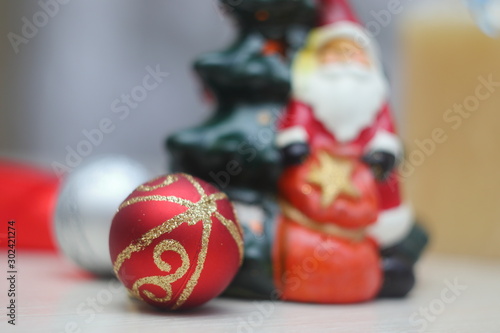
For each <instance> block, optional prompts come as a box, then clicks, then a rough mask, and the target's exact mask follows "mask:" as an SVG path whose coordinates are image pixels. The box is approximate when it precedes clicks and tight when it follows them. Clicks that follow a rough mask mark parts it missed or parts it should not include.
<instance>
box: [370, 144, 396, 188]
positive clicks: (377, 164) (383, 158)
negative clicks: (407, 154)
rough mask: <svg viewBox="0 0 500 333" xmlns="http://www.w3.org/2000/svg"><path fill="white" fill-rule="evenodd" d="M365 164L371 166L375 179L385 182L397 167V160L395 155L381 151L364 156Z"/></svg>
mask: <svg viewBox="0 0 500 333" xmlns="http://www.w3.org/2000/svg"><path fill="white" fill-rule="evenodd" d="M363 162H365V163H366V164H368V165H369V166H370V168H371V169H372V172H373V175H374V176H375V179H377V180H378V181H384V180H387V178H389V176H390V175H391V172H392V170H394V168H395V167H396V162H397V160H396V156H394V154H391V153H388V152H386V151H381V150H379V151H374V152H371V153H369V154H367V155H365V156H363Z"/></svg>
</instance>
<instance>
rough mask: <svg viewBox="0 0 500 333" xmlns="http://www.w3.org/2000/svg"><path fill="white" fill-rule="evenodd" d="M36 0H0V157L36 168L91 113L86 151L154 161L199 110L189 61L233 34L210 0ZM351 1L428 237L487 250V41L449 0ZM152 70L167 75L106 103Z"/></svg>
mask: <svg viewBox="0 0 500 333" xmlns="http://www.w3.org/2000/svg"><path fill="white" fill-rule="evenodd" d="M40 3H41V2H40ZM40 3H39V2H38V1H1V2H0V35H2V36H3V37H2V38H1V39H0V74H1V77H2V78H3V80H1V81H0V87H1V89H0V158H9V159H18V160H23V161H27V162H30V163H35V164H37V165H41V166H44V167H47V168H49V169H50V168H51V166H53V165H55V164H54V163H61V164H64V163H65V159H66V158H67V155H68V152H69V151H70V150H71V149H77V146H78V144H79V143H80V142H81V141H82V140H83V139H85V138H86V136H85V133H90V132H92V131H93V130H94V129H98V128H99V127H102V126H104V125H103V121H104V122H105V123H106V124H107V125H106V126H104V127H106V128H107V131H106V133H104V134H103V137H102V139H99V140H98V141H99V143H98V144H95V145H93V146H92V147H91V152H90V153H89V155H100V154H106V153H121V154H125V155H128V156H130V157H132V158H134V159H136V160H138V161H141V162H143V163H145V164H147V165H148V166H150V167H151V168H152V169H153V170H154V171H155V172H163V171H165V170H166V169H167V155H166V153H165V150H164V148H163V145H164V140H165V138H166V136H167V135H168V134H171V133H173V132H174V131H177V130H179V129H182V128H185V127H189V126H192V125H195V124H198V123H200V122H201V121H202V120H203V119H204V118H206V117H207V116H208V115H209V112H210V109H211V105H210V104H208V103H206V102H205V101H204V99H203V95H202V91H201V85H200V84H199V82H197V79H196V77H195V76H194V74H193V72H192V70H191V63H192V61H193V60H194V59H195V58H197V57H198V56H199V55H200V54H202V53H204V52H208V51H213V50H218V49H221V48H223V47H225V46H226V45H228V43H229V42H230V41H231V40H232V39H233V37H234V34H235V30H234V28H233V27H232V22H231V20H229V18H227V17H225V16H224V15H223V14H222V13H221V11H220V9H219V8H218V6H217V1H216V0H207V1H199V0H166V1H165V0H148V1H134V0H106V1H101V0H68V1H62V0H61V1H60V4H59V6H58V8H54V7H52V8H48V10H45V11H46V12H49V14H51V15H49V16H47V15H45V16H43V15H40V14H39V12H40V11H43V10H44V8H43V7H41V4H40ZM352 3H353V4H354V6H355V8H356V10H357V13H358V15H359V17H360V18H361V19H362V20H363V22H364V24H365V26H366V27H367V28H368V29H369V30H370V31H371V32H372V33H373V35H374V36H375V37H376V39H377V40H378V41H379V43H380V45H381V50H382V56H383V59H382V60H383V63H384V65H385V68H386V72H387V75H388V77H389V80H390V82H391V84H392V87H393V95H392V101H393V105H394V113H395V116H396V118H397V120H398V122H399V125H400V126H399V127H400V130H401V134H402V137H403V139H404V141H405V143H406V146H407V159H406V161H405V164H404V166H403V167H402V170H401V171H402V178H403V180H404V183H405V186H406V190H407V191H406V192H407V196H408V198H409V199H410V200H411V201H412V202H413V204H414V206H415V209H416V211H417V214H418V215H419V216H420V217H421V219H422V222H423V223H424V224H425V225H426V226H427V227H428V228H429V229H430V231H431V234H432V239H433V240H432V250H433V251H439V252H446V253H458V254H468V255H482V256H497V257H500V245H498V244H500V223H498V221H499V220H500V205H499V204H498V203H497V202H498V201H499V199H500V195H499V192H498V189H499V188H500V174H499V173H498V171H497V169H498V163H499V162H500V155H499V153H498V149H497V144H496V143H497V142H500V134H499V133H500V131H498V130H497V128H496V126H497V124H499V119H500V116H499V115H498V109H499V108H500V92H499V91H497V90H499V89H500V87H499V85H495V83H494V82H496V80H498V82H500V60H499V59H500V46H499V45H500V44H499V43H500V42H499V41H498V40H495V39H492V38H489V37H487V36H485V35H484V34H482V33H481V31H480V30H479V29H478V28H477V27H476V26H475V25H474V23H473V21H472V18H471V16H470V14H469V13H468V11H467V9H466V8H465V6H464V5H463V3H462V1H461V0H440V1H430V0H429V1H424V0H422V1H418V2H417V1H411V0H401V1H395V0H371V1H366V0H352ZM396 3H397V4H399V6H396V7H395V6H394V4H396ZM394 8H397V10H394ZM34 20H38V21H37V22H38V25H39V26H40V27H36V26H33V25H31V27H30V26H29V24H27V23H26V21H29V22H31V23H32V22H33V21H34ZM155 70H156V71H157V72H158V71H160V72H161V73H168V76H166V74H161V77H158V82H157V83H158V85H157V86H156V87H155V88H154V89H151V90H150V91H147V96H144V98H143V100H141V102H139V103H137V105H134V106H130V107H128V109H129V112H125V111H124V109H123V108H122V109H121V110H122V111H120V112H116V111H118V110H117V107H118V106H122V107H123V106H124V105H125V104H124V102H123V96H124V95H127V94H131V92H132V91H133V90H134V88H136V87H137V86H141V85H143V79H144V77H145V76H146V75H147V74H148V73H150V72H151V71H155ZM485 82H486V83H485ZM488 82H489V83H488ZM478 87H482V88H478ZM478 89H479V90H480V91H481V92H480V95H478V91H479V90H478ZM486 95H487V96H486ZM456 105H459V107H458V109H457V107H456ZM460 105H462V111H460ZM464 110H465V111H464ZM1 186H2V184H0V187H1Z"/></svg>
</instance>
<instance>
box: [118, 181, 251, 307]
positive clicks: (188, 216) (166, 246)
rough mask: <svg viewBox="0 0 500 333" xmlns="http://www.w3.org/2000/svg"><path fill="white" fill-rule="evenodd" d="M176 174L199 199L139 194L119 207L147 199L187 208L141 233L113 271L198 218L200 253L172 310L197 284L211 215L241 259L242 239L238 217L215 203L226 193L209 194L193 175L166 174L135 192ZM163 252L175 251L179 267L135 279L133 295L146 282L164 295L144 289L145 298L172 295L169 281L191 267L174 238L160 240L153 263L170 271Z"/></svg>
mask: <svg viewBox="0 0 500 333" xmlns="http://www.w3.org/2000/svg"><path fill="white" fill-rule="evenodd" d="M179 176H183V177H184V178H185V179H187V180H188V181H189V182H190V183H191V184H192V185H193V187H194V188H195V189H196V191H197V192H198V194H199V195H200V199H199V200H198V202H192V201H189V200H186V199H182V198H178V197H173V196H160V195H150V196H140V197H135V198H132V199H130V200H127V201H125V202H124V203H123V204H122V205H121V206H120V208H119V210H121V209H123V208H125V207H128V206H131V205H134V204H137V203H139V202H149V201H163V202H172V203H176V204H179V205H182V206H184V207H186V208H187V210H186V211H185V212H183V213H181V214H179V215H177V216H174V217H172V218H170V219H169V220H167V221H165V222H163V223H162V224H161V225H159V226H157V227H155V228H153V229H151V230H149V231H148V232H146V233H145V234H143V235H142V236H141V237H140V238H139V239H137V240H135V241H133V242H132V243H131V244H130V245H129V246H127V247H126V248H125V249H124V250H123V251H122V252H121V253H120V254H119V255H118V256H117V258H116V260H115V262H114V265H113V268H114V271H115V274H116V275H117V276H118V272H119V271H120V268H121V267H122V265H123V263H124V262H125V261H126V260H128V259H130V257H131V256H132V254H133V253H135V252H140V251H143V250H144V249H145V248H147V247H148V246H149V245H151V244H152V242H153V241H154V240H156V239H157V238H159V237H161V236H162V235H164V234H167V233H170V232H171V231H173V230H175V229H176V228H178V227H179V226H180V225H182V224H184V223H186V224H188V225H189V226H192V225H195V224H197V223H199V222H200V221H201V223H202V225H203V231H202V237H201V248H200V252H199V253H198V258H197V262H196V267H195V270H194V273H193V275H192V276H191V278H190V279H189V281H188V282H187V284H186V286H185V288H184V290H183V291H182V293H181V295H180V296H179V298H178V300H177V301H176V303H175V305H174V307H173V309H177V308H179V307H180V306H182V305H183V304H184V303H185V302H186V300H187V299H188V298H189V296H190V295H191V293H192V292H193V290H194V288H195V287H196V285H197V283H198V279H199V277H200V275H201V272H202V270H203V267H204V265H205V260H206V256H207V252H208V243H209V239H210V233H211V230H212V216H214V217H216V218H217V219H218V220H219V221H220V222H221V223H222V224H223V225H224V226H225V227H226V229H227V230H228V231H229V233H230V234H231V236H232V237H233V239H234V240H235V242H236V244H237V245H238V251H239V254H240V258H241V260H242V258H243V240H242V237H241V233H240V232H239V231H240V229H239V226H238V224H237V220H236V221H234V222H233V221H231V220H229V219H226V218H225V217H224V216H222V215H221V214H220V213H218V212H217V203H216V202H217V201H218V200H223V199H227V196H226V195H225V194H224V193H222V192H217V193H214V194H211V195H207V194H206V193H205V191H204V189H203V187H202V186H201V184H200V183H198V182H197V181H196V179H194V178H193V177H192V176H190V175H186V174H178V175H170V176H167V177H165V179H164V180H163V182H162V183H161V184H159V185H155V186H146V185H144V186H139V187H138V191H142V192H151V191H154V190H156V189H159V188H162V187H166V186H168V185H171V184H173V183H175V182H176V181H178V180H179V178H180V177H179ZM160 179H161V178H158V180H160ZM235 216H236V215H235ZM165 251H174V252H176V253H178V254H179V255H180V256H181V259H182V265H181V267H180V268H179V269H177V271H176V272H175V273H174V274H170V275H167V276H150V277H145V278H142V279H139V280H137V281H136V282H135V283H134V285H133V287H132V290H130V292H131V293H132V294H133V295H134V296H136V297H138V298H141V295H140V291H139V289H140V288H141V287H142V286H144V285H146V284H150V285H156V286H158V287H160V288H161V289H163V290H164V291H165V293H166V296H165V297H157V296H156V295H154V294H153V293H151V292H150V291H148V290H143V294H144V295H145V296H146V297H148V298H149V299H150V300H153V301H156V302H161V303H163V302H168V301H170V300H171V298H172V286H171V284H172V283H173V282H174V281H177V280H178V279H180V278H181V277H183V276H184V275H185V274H186V273H187V271H188V270H189V267H190V262H189V257H188V255H187V252H186V250H185V248H184V247H182V245H181V244H180V243H178V242H177V241H175V240H165V241H163V242H161V243H159V244H158V245H157V246H156V247H155V250H154V262H155V264H156V266H157V267H158V268H159V269H160V270H162V271H164V272H170V271H171V266H170V265H169V264H168V263H166V262H164V261H163V260H162V259H161V255H162V253H164V252H165Z"/></svg>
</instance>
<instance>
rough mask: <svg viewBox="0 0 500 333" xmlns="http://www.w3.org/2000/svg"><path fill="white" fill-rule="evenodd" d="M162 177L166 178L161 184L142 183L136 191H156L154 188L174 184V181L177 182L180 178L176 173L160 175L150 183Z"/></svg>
mask: <svg viewBox="0 0 500 333" xmlns="http://www.w3.org/2000/svg"><path fill="white" fill-rule="evenodd" d="M162 178H165V179H164V180H163V182H161V183H160V184H158V185H154V186H148V185H141V186H139V187H138V188H137V189H136V191H141V192H151V191H154V190H157V189H159V188H162V187H167V186H169V185H172V184H173V183H175V182H176V181H178V180H179V178H177V176H176V175H168V176H166V177H165V176H161V177H158V178H156V179H153V180H152V181H151V182H150V183H152V182H155V181H158V180H160V179H162Z"/></svg>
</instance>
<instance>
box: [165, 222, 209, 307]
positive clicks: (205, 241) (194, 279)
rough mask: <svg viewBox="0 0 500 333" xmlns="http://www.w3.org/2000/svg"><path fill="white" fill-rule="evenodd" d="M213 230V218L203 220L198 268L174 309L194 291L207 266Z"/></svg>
mask: <svg viewBox="0 0 500 333" xmlns="http://www.w3.org/2000/svg"><path fill="white" fill-rule="evenodd" d="M211 231H212V220H211V219H210V218H209V219H207V220H204V221H203V234H202V236H201V250H200V253H199V254H198V261H197V262H196V269H195V271H194V273H193V275H192V276H191V278H190V279H189V281H188V283H187V284H186V287H185V288H184V290H183V291H182V294H181V295H180V296H179V299H178V300H177V302H175V305H174V306H173V308H172V309H173V310H175V309H178V308H179V307H180V306H181V305H182V304H184V302H186V301H187V299H188V298H189V296H190V295H191V293H192V292H193V289H194V287H196V285H197V284H198V279H199V278H200V274H201V271H202V270H203V267H204V266H205V260H206V259H207V252H208V240H209V239H210V232H211Z"/></svg>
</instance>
